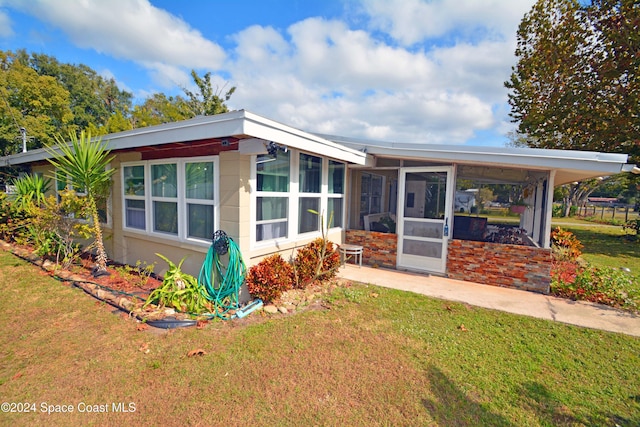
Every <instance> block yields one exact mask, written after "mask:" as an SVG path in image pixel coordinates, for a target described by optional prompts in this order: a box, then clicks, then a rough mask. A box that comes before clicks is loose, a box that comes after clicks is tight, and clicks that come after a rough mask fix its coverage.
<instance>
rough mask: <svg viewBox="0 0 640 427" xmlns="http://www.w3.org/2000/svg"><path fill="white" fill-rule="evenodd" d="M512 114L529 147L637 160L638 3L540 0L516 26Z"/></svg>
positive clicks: (639, 91) (639, 100)
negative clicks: (618, 154) (602, 154)
mask: <svg viewBox="0 0 640 427" xmlns="http://www.w3.org/2000/svg"><path fill="white" fill-rule="evenodd" d="M516 56H517V59H518V62H517V65H516V66H515V67H514V68H513V73H512V74H511V78H510V80H509V81H507V82H505V85H506V87H507V88H509V89H510V93H509V104H510V105H511V116H512V118H513V119H514V121H516V122H517V123H518V126H519V129H518V130H519V132H520V133H521V134H523V135H527V136H528V138H527V141H528V143H529V144H530V145H531V146H535V147H542V148H561V149H575V150H595V151H603V152H619V153H627V154H630V156H631V159H630V160H631V161H632V162H640V2H638V1H629V0H593V1H592V2H590V3H588V4H583V3H581V2H579V1H577V0H539V1H538V2H537V3H536V4H535V5H534V6H533V8H532V9H531V11H530V12H529V13H527V14H526V15H525V16H524V18H523V20H522V22H521V24H520V27H519V29H518V45H517V49H516Z"/></svg>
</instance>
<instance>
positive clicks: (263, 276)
mask: <svg viewBox="0 0 640 427" xmlns="http://www.w3.org/2000/svg"><path fill="white" fill-rule="evenodd" d="M246 282H247V287H248V288H249V293H250V294H251V295H253V296H255V297H257V298H260V299H261V300H263V301H265V302H268V301H274V300H277V299H278V298H280V295H282V293H283V292H284V291H287V290H289V289H291V287H292V283H293V269H292V268H291V265H290V264H289V263H288V262H286V261H285V260H284V259H283V258H282V256H281V255H280V254H274V255H271V256H269V257H267V258H265V259H263V260H262V261H260V263H258V264H257V265H254V266H253V267H251V268H250V269H249V272H248V273H247V278H246Z"/></svg>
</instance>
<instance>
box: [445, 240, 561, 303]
mask: <svg viewBox="0 0 640 427" xmlns="http://www.w3.org/2000/svg"><path fill="white" fill-rule="evenodd" d="M447 273H448V276H449V277H450V278H452V279H458V280H469V281H472V282H477V283H484V284H487V285H496V286H504V287H511V288H517V289H523V290H527V291H535V292H541V293H543V294H548V293H549V287H550V285H551V249H542V248H536V247H531V246H520V245H504V244H498V243H488V242H474V241H470V240H458V239H451V240H449V254H448V257H447Z"/></svg>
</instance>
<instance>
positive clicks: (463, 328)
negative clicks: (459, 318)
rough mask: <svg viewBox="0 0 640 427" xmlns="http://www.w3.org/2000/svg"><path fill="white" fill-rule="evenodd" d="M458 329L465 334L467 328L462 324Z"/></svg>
mask: <svg viewBox="0 0 640 427" xmlns="http://www.w3.org/2000/svg"><path fill="white" fill-rule="evenodd" d="M458 329H460V330H461V331H462V332H467V328H465V327H464V323H463V324H461V325H460V326H458Z"/></svg>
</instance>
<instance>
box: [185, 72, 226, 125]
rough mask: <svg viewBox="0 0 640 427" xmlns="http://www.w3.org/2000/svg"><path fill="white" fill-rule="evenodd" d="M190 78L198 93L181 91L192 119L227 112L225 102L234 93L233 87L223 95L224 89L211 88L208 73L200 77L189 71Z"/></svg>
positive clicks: (209, 74) (211, 84)
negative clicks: (185, 98) (185, 97)
mask: <svg viewBox="0 0 640 427" xmlns="http://www.w3.org/2000/svg"><path fill="white" fill-rule="evenodd" d="M191 77H192V78H193V82H194V83H195V84H196V86H197V87H198V92H197V93H194V92H191V91H190V90H188V89H186V88H183V89H182V90H183V91H184V93H185V95H186V96H187V104H188V106H189V109H190V111H191V114H192V115H193V116H194V117H195V116H212V115H214V114H221V113H226V112H228V111H229V109H228V108H227V105H226V104H225V102H227V101H228V100H229V99H230V98H231V95H233V93H234V92H235V90H236V88H235V86H234V87H232V88H231V89H229V90H228V91H227V92H226V93H225V94H224V95H223V94H222V92H223V89H224V88H219V87H216V88H215V89H214V88H213V83H212V82H211V73H210V72H209V73H206V74H205V75H204V76H202V77H200V76H199V75H198V74H197V73H196V72H195V70H191Z"/></svg>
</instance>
